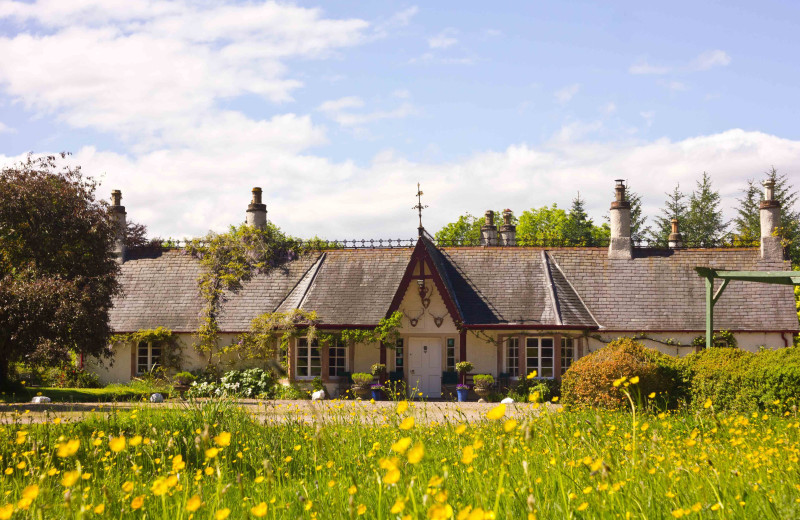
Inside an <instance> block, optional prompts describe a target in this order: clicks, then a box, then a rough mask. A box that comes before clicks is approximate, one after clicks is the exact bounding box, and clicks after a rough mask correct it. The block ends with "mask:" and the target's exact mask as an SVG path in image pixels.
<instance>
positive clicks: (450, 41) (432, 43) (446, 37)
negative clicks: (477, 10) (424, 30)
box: [428, 27, 458, 49]
mask: <svg viewBox="0 0 800 520" xmlns="http://www.w3.org/2000/svg"><path fill="white" fill-rule="evenodd" d="M457 34H458V31H457V30H455V29H453V28H452V27H448V28H447V29H445V30H443V31H442V32H440V33H439V34H437V35H436V36H433V37H431V38H428V46H429V47H430V48H431V49H446V48H448V47H450V46H452V45H455V44H456V43H458V38H456V35H457Z"/></svg>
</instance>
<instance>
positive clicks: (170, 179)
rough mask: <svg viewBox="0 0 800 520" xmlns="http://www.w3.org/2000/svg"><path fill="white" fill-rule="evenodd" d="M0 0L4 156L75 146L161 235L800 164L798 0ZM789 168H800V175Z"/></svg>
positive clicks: (402, 225) (514, 200)
mask: <svg viewBox="0 0 800 520" xmlns="http://www.w3.org/2000/svg"><path fill="white" fill-rule="evenodd" d="M431 4H432V5H424V4H414V3H409V2H381V3H378V2H370V3H366V2H330V3H324V4H319V3H311V2H299V3H295V4H287V3H277V4H276V3H271V2H267V3H263V2H248V3H236V2H230V3H227V4H226V3H224V2H165V1H158V0H135V1H129V2H124V3H121V4H120V3H119V2H116V1H114V0H80V1H75V2H63V1H60V0H40V1H37V2H16V1H2V0H0V56H4V58H3V59H2V60H0V162H3V163H10V162H13V161H15V160H18V159H19V157H20V156H21V155H22V154H24V153H25V152H27V151H34V152H38V153H47V152H57V151H62V150H67V151H71V152H73V154H74V155H73V159H72V160H73V161H74V162H76V163H79V164H81V165H82V166H83V168H84V170H85V171H86V172H87V173H89V174H91V175H94V176H98V177H100V178H101V179H103V186H102V188H101V190H102V192H101V195H102V196H106V195H107V193H106V192H109V191H110V190H111V189H114V188H119V189H121V190H122V191H123V197H124V202H125V204H126V206H127V207H128V213H129V217H130V218H133V219H134V220H137V221H140V222H143V223H145V224H147V225H148V226H149V227H150V229H151V231H152V232H153V233H155V234H159V235H162V236H176V237H181V236H186V235H196V234H199V233H203V232H205V231H206V230H208V229H216V230H221V229H224V227H225V226H226V225H227V224H230V223H237V222H240V221H242V220H243V216H244V208H245V206H246V204H247V202H248V198H249V189H250V187H252V186H255V185H259V186H261V187H262V188H264V190H265V198H266V202H267V204H268V207H269V211H270V214H269V216H270V219H271V220H273V221H274V222H276V223H277V224H278V225H280V226H281V227H283V228H284V229H286V230H287V231H290V232H292V233H294V234H298V235H306V236H308V235H315V234H318V235H322V236H328V237H331V238H344V237H348V238H349V237H389V236H391V237H398V236H402V237H405V236H413V234H414V231H415V225H416V224H415V221H414V215H413V212H412V211H411V209H410V208H411V206H412V205H413V204H414V198H413V194H414V192H415V190H416V182H417V181H419V182H422V184H423V190H424V191H425V194H426V198H427V203H428V204H429V205H430V209H429V210H428V215H427V216H426V222H427V223H428V225H427V227H428V228H429V229H431V230H435V229H436V228H437V227H438V226H440V225H441V224H443V223H445V222H447V221H450V220H454V219H455V218H456V217H457V215H459V214H461V213H463V212H466V211H470V212H472V213H473V214H480V213H482V212H483V211H484V210H485V209H487V208H499V207H510V208H511V209H513V210H514V211H515V212H521V211H522V210H524V209H528V208H530V207H539V206H542V205H545V204H551V203H553V202H556V203H558V204H559V205H560V206H568V205H569V203H570V200H571V199H572V197H574V196H575V194H576V193H577V192H578V191H580V192H581V195H582V196H583V197H584V198H586V200H587V204H588V208H589V210H590V213H591V215H592V216H593V217H594V218H595V220H600V219H601V218H602V216H603V215H604V213H605V211H606V210H607V208H608V203H609V201H610V199H611V192H612V187H613V179H615V178H618V177H622V178H626V179H628V181H629V182H630V184H631V185H632V186H633V188H634V189H635V190H636V191H638V192H639V193H641V194H642V195H643V197H644V202H645V208H646V211H647V212H648V213H650V214H651V215H653V214H656V213H657V212H658V209H659V207H660V206H661V204H662V203H663V200H664V192H665V191H669V190H671V188H672V187H673V186H674V185H675V184H676V183H680V184H681V186H682V187H683V188H684V189H685V190H687V191H688V190H690V189H691V187H692V185H693V183H694V180H695V179H696V178H697V177H698V175H699V174H700V173H701V172H702V171H704V170H705V171H708V172H709V173H710V174H711V176H712V179H713V180H714V181H715V183H716V186H717V187H718V188H719V189H720V190H721V191H722V194H723V197H724V200H725V205H726V209H727V210H728V215H727V216H728V217H729V218H732V217H733V213H732V211H731V208H732V206H733V204H734V203H735V197H736V196H737V195H738V192H739V191H740V190H741V188H742V187H743V186H744V183H745V181H746V180H747V179H748V178H756V177H758V176H760V175H761V174H762V172H763V171H764V170H766V169H767V168H769V167H770V166H771V165H773V164H774V165H775V166H776V167H777V168H778V169H779V170H780V171H783V172H786V173H788V174H790V175H793V176H796V175H797V171H798V169H800V135H798V134H799V133H800V129H799V128H798V126H797V124H796V121H797V120H798V116H800V114H798V108H797V106H798V104H797V102H796V100H797V99H799V98H800V96H799V94H800V91H799V90H800V88H799V87H798V85H800V78H799V77H798V76H799V75H800V69H798V67H797V55H796V53H797V51H796V50H797V49H798V48H800V41H798V40H800V36H798V33H797V31H796V27H797V26H798V23H800V4H798V3H796V2H759V3H755V2H670V3H668V4H667V3H659V4H662V5H651V4H655V3H643V2H602V3H601V2H498V3H495V4H493V5H492V7H493V9H487V5H488V4H487V3H485V2H463V1H462V2H436V3H431ZM797 178H799V179H800V176H798V177H797ZM796 184H798V185H800V182H798V183H796Z"/></svg>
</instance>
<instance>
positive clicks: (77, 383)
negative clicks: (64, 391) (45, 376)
mask: <svg viewBox="0 0 800 520" xmlns="http://www.w3.org/2000/svg"><path fill="white" fill-rule="evenodd" d="M49 383H50V384H52V385H53V386H57V387H59V388H100V379H99V378H98V377H97V374H94V373H92V372H87V371H86V370H84V369H82V368H78V367H76V366H75V365H64V366H62V367H61V368H59V369H58V370H57V372H56V373H55V377H54V379H52V380H50V381H49Z"/></svg>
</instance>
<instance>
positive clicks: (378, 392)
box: [370, 388, 383, 401]
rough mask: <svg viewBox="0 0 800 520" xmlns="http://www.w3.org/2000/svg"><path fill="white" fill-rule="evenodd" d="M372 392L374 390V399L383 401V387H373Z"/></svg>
mask: <svg viewBox="0 0 800 520" xmlns="http://www.w3.org/2000/svg"><path fill="white" fill-rule="evenodd" d="M370 392H372V398H373V399H375V400H376V401H383V388H373V389H372V390H370Z"/></svg>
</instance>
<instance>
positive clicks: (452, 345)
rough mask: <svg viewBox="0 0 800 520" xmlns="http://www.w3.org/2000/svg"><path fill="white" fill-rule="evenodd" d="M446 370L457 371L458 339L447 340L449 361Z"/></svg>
mask: <svg viewBox="0 0 800 520" xmlns="http://www.w3.org/2000/svg"><path fill="white" fill-rule="evenodd" d="M445 367H446V368H445V369H446V370H455V369H456V339H455V338H447V361H446V363H445Z"/></svg>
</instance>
